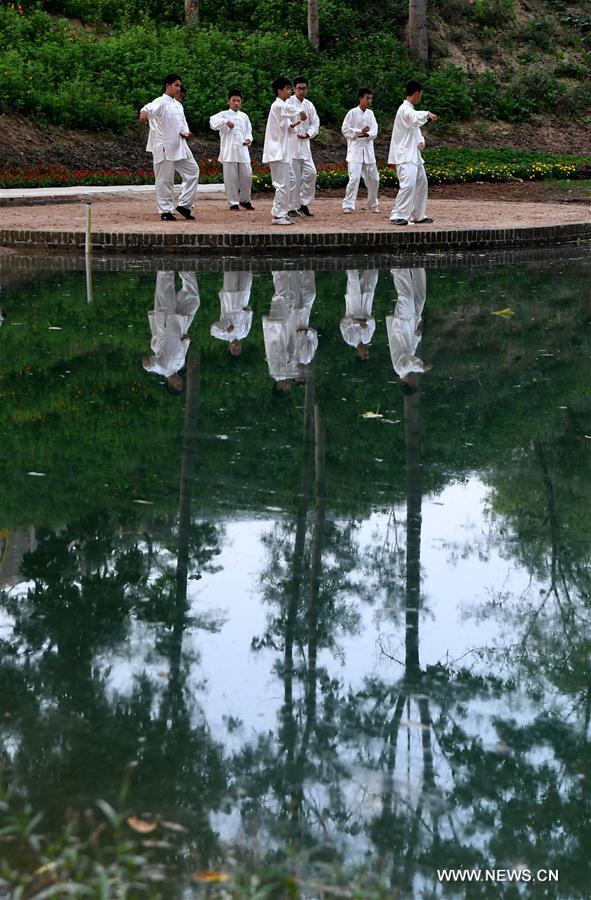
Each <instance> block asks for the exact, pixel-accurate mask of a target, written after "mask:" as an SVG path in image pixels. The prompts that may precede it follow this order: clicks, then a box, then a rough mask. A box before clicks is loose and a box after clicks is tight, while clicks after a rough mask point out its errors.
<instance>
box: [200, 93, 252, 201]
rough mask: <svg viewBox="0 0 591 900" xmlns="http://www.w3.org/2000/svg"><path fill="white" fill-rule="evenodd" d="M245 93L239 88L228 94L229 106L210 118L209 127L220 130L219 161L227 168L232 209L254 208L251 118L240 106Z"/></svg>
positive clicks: (225, 177) (228, 196) (228, 198)
mask: <svg viewBox="0 0 591 900" xmlns="http://www.w3.org/2000/svg"><path fill="white" fill-rule="evenodd" d="M241 105H242V94H241V93H240V91H238V90H231V91H230V92H229V93H228V107H229V109H225V110H223V112H219V113H217V114H216V115H215V116H212V117H211V118H210V120H209V127H210V128H212V129H213V130H214V131H219V133H220V155H219V156H218V160H219V161H220V162H221V163H222V166H223V169H224V187H225V189H226V197H227V200H228V204H229V206H230V209H231V210H234V211H238V210H240V207H241V206H243V207H244V209H254V206H253V205H252V203H251V202H250V192H251V188H252V166H251V164H250V155H249V152H248V148H249V147H250V145H251V144H252V125H251V124H250V119H249V118H248V116H247V115H246V113H243V112H242V110H241V109H240V107H241Z"/></svg>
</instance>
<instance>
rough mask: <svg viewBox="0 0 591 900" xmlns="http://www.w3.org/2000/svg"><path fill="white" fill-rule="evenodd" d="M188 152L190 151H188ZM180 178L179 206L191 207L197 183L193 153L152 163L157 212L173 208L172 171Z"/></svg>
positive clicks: (196, 167) (197, 173)
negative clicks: (180, 157) (184, 157)
mask: <svg viewBox="0 0 591 900" xmlns="http://www.w3.org/2000/svg"><path fill="white" fill-rule="evenodd" d="M189 152H190V151H189ZM175 172H178V174H179V175H180V176H181V178H182V183H181V193H180V196H179V202H178V205H179V206H184V207H185V208H186V209H191V207H192V206H193V204H194V203H195V197H196V195H197V185H198V184H199V166H198V165H197V163H196V162H195V159H194V157H193V154H192V153H191V155H190V156H188V157H186V159H163V160H162V162H158V163H154V175H155V176H156V207H157V209H158V211H159V212H161V213H167V212H172V211H173V209H174V204H173V193H174V173H175Z"/></svg>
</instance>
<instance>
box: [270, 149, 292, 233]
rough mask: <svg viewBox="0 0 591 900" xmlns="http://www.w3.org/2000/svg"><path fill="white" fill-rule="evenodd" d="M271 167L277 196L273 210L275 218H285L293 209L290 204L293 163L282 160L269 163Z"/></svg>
mask: <svg viewBox="0 0 591 900" xmlns="http://www.w3.org/2000/svg"><path fill="white" fill-rule="evenodd" d="M269 168H270V169H271V181H272V183H273V187H274V188H275V197H274V199H273V206H272V208H271V212H272V213H273V218H274V219H283V218H284V216H286V215H287V214H288V212H289V211H290V209H291V206H290V205H289V200H290V196H289V194H290V191H289V179H290V171H291V165H290V164H289V163H288V162H284V161H283V160H281V161H280V162H271V163H269Z"/></svg>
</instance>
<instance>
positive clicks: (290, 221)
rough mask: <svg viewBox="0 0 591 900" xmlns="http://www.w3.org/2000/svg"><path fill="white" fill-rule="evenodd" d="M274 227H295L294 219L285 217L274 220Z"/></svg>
mask: <svg viewBox="0 0 591 900" xmlns="http://www.w3.org/2000/svg"><path fill="white" fill-rule="evenodd" d="M273 225H293V219H290V218H289V216H283V217H282V218H281V219H273Z"/></svg>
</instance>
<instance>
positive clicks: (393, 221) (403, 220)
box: [390, 219, 408, 225]
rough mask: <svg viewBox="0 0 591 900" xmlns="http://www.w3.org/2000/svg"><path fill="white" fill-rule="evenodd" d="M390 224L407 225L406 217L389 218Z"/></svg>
mask: <svg viewBox="0 0 591 900" xmlns="http://www.w3.org/2000/svg"><path fill="white" fill-rule="evenodd" d="M390 221H391V222H392V225H408V222H407V221H406V219H390Z"/></svg>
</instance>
